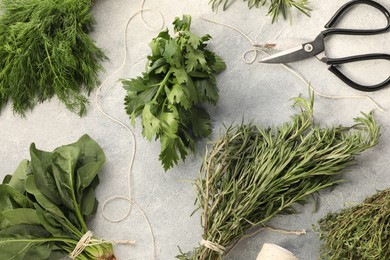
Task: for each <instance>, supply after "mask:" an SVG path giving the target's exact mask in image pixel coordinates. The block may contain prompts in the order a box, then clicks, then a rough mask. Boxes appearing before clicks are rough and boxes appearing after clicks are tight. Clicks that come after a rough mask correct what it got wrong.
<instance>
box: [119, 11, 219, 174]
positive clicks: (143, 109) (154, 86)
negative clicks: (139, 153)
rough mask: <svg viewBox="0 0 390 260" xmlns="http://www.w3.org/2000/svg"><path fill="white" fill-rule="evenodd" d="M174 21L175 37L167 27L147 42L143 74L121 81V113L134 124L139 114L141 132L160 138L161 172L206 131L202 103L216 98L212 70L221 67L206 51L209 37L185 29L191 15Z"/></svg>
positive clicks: (207, 124)
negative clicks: (123, 100)
mask: <svg viewBox="0 0 390 260" xmlns="http://www.w3.org/2000/svg"><path fill="white" fill-rule="evenodd" d="M173 25H174V36H170V35H169V32H168V29H166V30H164V31H162V32H160V33H159V34H158V36H157V37H156V38H154V39H153V40H152V41H151V42H150V44H149V46H150V48H151V51H152V53H151V55H150V56H148V63H147V68H146V72H144V73H143V74H142V76H141V77H136V78H132V79H129V80H122V84H123V87H124V88H125V89H126V90H127V95H126V97H125V107H126V112H127V113H128V114H129V115H130V116H131V120H132V123H133V125H134V124H135V118H136V116H139V115H141V118H142V128H143V132H142V133H143V135H144V137H146V138H147V139H148V140H149V141H151V140H152V138H153V136H155V138H156V139H160V142H161V153H160V161H161V162H162V164H163V166H164V169H165V170H168V169H169V168H171V167H172V166H173V165H174V164H177V162H178V160H179V159H180V158H181V159H182V160H185V158H186V156H187V155H188V153H189V151H192V152H195V141H196V139H198V138H203V137H207V136H208V135H210V133H211V126H210V116H209V114H208V113H207V111H206V110H205V109H204V108H203V107H202V104H204V103H209V104H214V105H215V104H216V103H217V102H218V97H219V95H218V89H217V81H216V78H215V74H217V73H219V72H221V71H223V70H224V69H225V68H226V66H225V63H224V62H223V60H222V59H221V58H220V57H219V56H218V55H216V54H215V53H213V52H212V51H210V50H208V49H207V42H208V41H209V40H210V39H211V36H210V35H204V36H202V37H199V36H197V35H195V34H194V33H192V32H191V31H190V26H191V16H189V15H184V16H183V18H182V19H179V18H176V19H175V21H174V22H173Z"/></svg>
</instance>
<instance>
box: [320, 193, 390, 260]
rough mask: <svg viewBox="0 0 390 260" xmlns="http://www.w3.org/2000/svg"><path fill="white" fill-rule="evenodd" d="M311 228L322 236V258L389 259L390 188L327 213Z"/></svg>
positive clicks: (331, 259)
mask: <svg viewBox="0 0 390 260" xmlns="http://www.w3.org/2000/svg"><path fill="white" fill-rule="evenodd" d="M315 229H316V230H317V231H318V232H319V233H320V239H321V240H323V245H322V246H321V257H322V258H323V259H329V260H336V259H337V260H338V259H362V260H388V259H390V189H386V190H383V191H380V192H378V193H377V194H375V195H374V196H372V197H370V198H367V199H366V200H365V201H364V202H363V203H361V204H359V205H357V206H355V207H352V208H349V209H344V210H342V211H341V212H339V213H330V214H328V215H327V216H326V217H324V218H323V219H321V220H320V221H319V226H318V227H315Z"/></svg>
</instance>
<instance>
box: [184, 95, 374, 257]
mask: <svg viewBox="0 0 390 260" xmlns="http://www.w3.org/2000/svg"><path fill="white" fill-rule="evenodd" d="M313 102H314V99H313V94H312V93H311V94H310V98H309V99H305V98H302V97H298V98H295V104H294V106H295V107H300V108H301V112H300V113H299V114H296V115H294V116H293V117H292V118H291V121H290V122H287V123H285V124H283V125H282V126H280V127H277V128H271V127H269V128H260V127H257V126H255V125H253V124H243V123H242V124H241V125H237V126H230V127H228V128H227V129H226V132H225V133H224V134H223V135H222V136H221V137H220V138H218V139H217V140H216V141H215V143H214V145H213V147H212V149H211V151H209V152H206V155H205V157H204V161H203V164H202V167H201V173H200V176H199V177H198V178H197V179H196V181H195V186H196V193H197V194H196V195H197V202H198V204H199V208H198V209H201V210H202V211H203V213H202V214H201V215H202V226H203V229H204V232H203V236H202V238H203V240H202V242H201V243H200V246H199V247H197V248H195V249H194V250H193V251H192V252H190V253H182V252H181V255H179V256H177V258H179V259H182V260H188V259H191V260H195V259H196V260H198V259H202V260H206V259H207V260H215V259H221V257H222V255H224V254H225V253H226V252H227V251H226V250H225V249H226V248H229V247H230V248H231V247H232V246H233V245H234V244H235V243H236V242H237V241H239V240H240V239H241V238H242V237H243V236H244V235H245V233H246V232H247V231H248V230H249V229H250V228H253V227H262V226H265V224H266V223H267V221H269V220H270V219H272V218H273V217H274V216H276V215H278V214H281V213H294V208H293V205H294V204H295V203H301V204H302V203H305V201H306V200H307V199H308V197H309V196H310V195H314V194H315V193H317V192H318V191H320V190H322V189H324V188H327V187H330V186H334V185H336V184H337V183H339V182H341V181H342V180H340V179H339V178H335V177H336V176H337V175H340V174H341V173H342V171H343V170H344V169H345V168H346V167H347V166H349V165H351V164H352V163H354V162H355V160H354V159H355V156H356V155H358V154H359V153H361V152H362V151H364V150H366V149H368V148H370V147H372V146H374V145H376V144H377V143H378V141H379V136H380V126H378V125H377V124H376V122H375V120H374V118H373V115H372V114H371V113H370V114H363V116H362V117H358V118H356V119H355V122H356V123H355V125H353V126H352V127H343V126H337V127H326V128H321V127H320V126H318V125H316V124H314V123H313V120H312V118H313ZM210 245H211V246H210ZM210 247H213V248H214V249H210Z"/></svg>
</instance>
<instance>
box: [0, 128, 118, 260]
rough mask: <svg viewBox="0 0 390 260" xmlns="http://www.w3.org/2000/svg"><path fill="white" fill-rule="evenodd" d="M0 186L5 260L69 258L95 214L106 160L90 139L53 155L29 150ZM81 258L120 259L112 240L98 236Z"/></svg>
mask: <svg viewBox="0 0 390 260" xmlns="http://www.w3.org/2000/svg"><path fill="white" fill-rule="evenodd" d="M30 155H31V161H28V160H23V161H22V162H21V163H20V165H19V167H18V168H17V169H16V171H15V172H14V173H13V174H12V175H7V176H6V177H5V178H4V180H3V184H1V185H0V259H18V260H45V259H60V258H62V257H64V256H65V255H69V254H70V253H71V252H72V251H73V249H74V248H75V247H76V245H77V243H78V242H79V240H80V238H81V237H82V236H83V235H84V234H85V233H86V232H87V231H88V227H87V225H86V223H85V221H86V219H87V218H89V217H90V216H91V215H92V214H94V213H95V211H96V209H97V205H98V202H97V200H96V198H95V189H96V187H97V185H98V184H99V177H98V175H97V174H98V172H99V170H100V168H101V167H102V165H103V164H104V162H105V155H104V153H103V151H102V150H101V148H100V147H99V145H98V144H97V143H96V142H95V141H93V140H92V139H91V138H90V137H89V136H87V135H84V136H82V137H81V138H80V139H79V140H78V141H77V142H76V143H73V144H69V145H65V146H61V147H59V148H56V149H55V150H54V151H53V152H45V151H41V150H38V149H37V148H36V147H35V144H32V145H31V147H30ZM92 243H93V245H89V246H87V247H86V248H85V249H84V251H83V252H82V253H81V254H80V255H79V256H78V257H76V259H77V260H92V259H96V260H115V259H116V258H115V256H114V255H113V249H112V245H111V243H109V242H105V241H102V240H97V239H96V238H93V241H92Z"/></svg>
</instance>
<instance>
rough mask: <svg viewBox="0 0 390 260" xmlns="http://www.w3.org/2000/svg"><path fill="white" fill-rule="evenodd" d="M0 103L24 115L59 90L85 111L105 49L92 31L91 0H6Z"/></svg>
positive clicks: (0, 35) (0, 37) (0, 20)
mask: <svg viewBox="0 0 390 260" xmlns="http://www.w3.org/2000/svg"><path fill="white" fill-rule="evenodd" d="M0 8H1V9H2V10H3V11H4V13H3V14H2V15H1V17H0V43H1V44H0V108H1V107H2V106H4V105H5V104H6V103H8V102H12V107H13V110H14V112H15V113H18V114H21V115H24V114H25V112H26V111H28V110H31V109H33V108H34V106H35V105H36V104H37V103H41V102H43V101H45V100H48V99H50V98H52V97H53V96H54V95H56V96H57V97H58V99H59V100H60V101H61V102H63V103H64V104H65V106H66V107H67V108H68V109H70V110H71V111H73V112H76V113H78V114H79V115H83V114H84V113H85V110H86V106H87V104H88V99H87V97H86V96H85V95H84V92H85V93H86V94H88V95H89V93H90V92H91V91H92V90H93V89H94V88H95V86H96V85H97V83H98V76H97V73H98V72H99V71H100V70H101V69H102V66H101V61H103V60H105V59H107V57H106V56H105V55H104V53H103V51H102V50H101V49H99V48H98V47H97V46H96V45H95V43H94V41H93V40H92V39H91V38H90V37H89V36H88V34H87V33H88V32H89V31H90V30H91V28H92V25H93V23H94V19H93V17H92V15H91V13H90V8H91V0H66V1H63V0H18V1H14V0H2V1H1V7H0Z"/></svg>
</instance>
